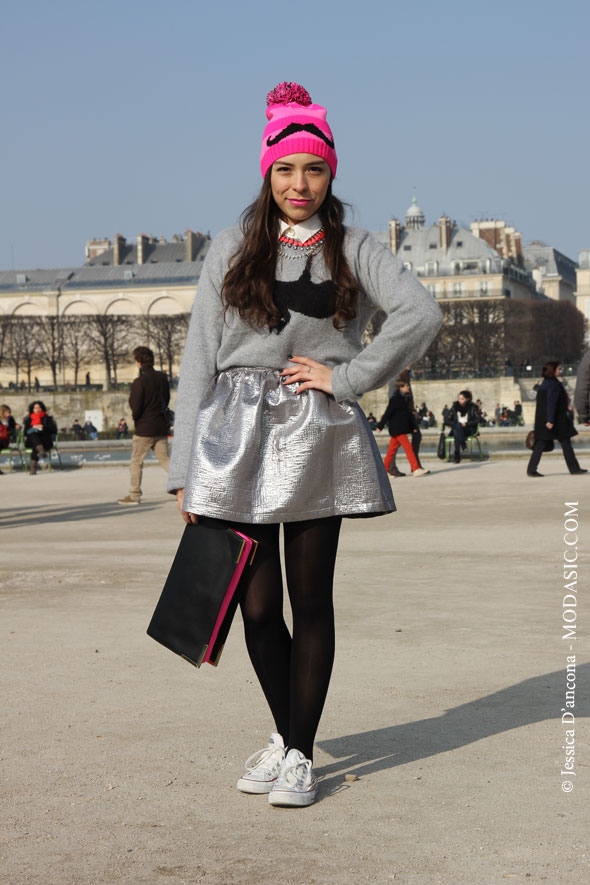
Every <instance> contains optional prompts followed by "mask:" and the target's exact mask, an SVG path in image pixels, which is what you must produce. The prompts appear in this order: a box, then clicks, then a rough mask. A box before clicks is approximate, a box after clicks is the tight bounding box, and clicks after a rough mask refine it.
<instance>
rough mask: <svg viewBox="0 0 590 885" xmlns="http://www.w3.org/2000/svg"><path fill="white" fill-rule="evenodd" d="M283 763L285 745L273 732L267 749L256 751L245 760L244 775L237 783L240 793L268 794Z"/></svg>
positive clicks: (278, 735)
mask: <svg viewBox="0 0 590 885" xmlns="http://www.w3.org/2000/svg"><path fill="white" fill-rule="evenodd" d="M284 761H285V744H284V743H283V739H282V737H281V736H280V734H276V733H274V732H273V734H271V736H270V740H269V742H268V747H265V748H264V749H263V750H258V752H257V753H253V754H252V755H251V756H250V758H249V759H247V760H246V766H245V767H246V774H244V775H242V777H241V778H240V779H239V781H238V783H237V788H238V790H241V791H242V793H270V791H271V790H272V786H273V784H274V783H275V781H276V779H277V777H278V774H279V771H280V770H281V766H282V765H283V762H284Z"/></svg>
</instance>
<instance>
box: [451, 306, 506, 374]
mask: <svg viewBox="0 0 590 885" xmlns="http://www.w3.org/2000/svg"><path fill="white" fill-rule="evenodd" d="M461 343H462V350H463V360H464V361H467V362H468V364H469V365H470V366H471V367H472V368H473V369H475V370H476V372H481V371H482V370H484V369H489V368H491V367H492V366H494V365H497V364H499V363H500V361H503V355H504V302H503V301H499V300H497V301H496V300H492V299H480V300H477V301H467V302H464V303H463V304H462V322H461Z"/></svg>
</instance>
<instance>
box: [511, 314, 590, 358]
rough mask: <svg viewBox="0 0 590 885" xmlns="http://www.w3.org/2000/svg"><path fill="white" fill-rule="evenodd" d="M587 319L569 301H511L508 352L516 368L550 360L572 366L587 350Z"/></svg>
mask: <svg viewBox="0 0 590 885" xmlns="http://www.w3.org/2000/svg"><path fill="white" fill-rule="evenodd" d="M585 325H586V324H585V320H584V316H583V314H582V313H581V312H580V311H579V310H577V308H576V307H574V305H573V304H571V302H569V301H552V300H550V299H543V300H533V299H527V300H525V301H511V302H507V303H506V305H505V350H506V354H507V355H508V357H509V358H510V360H511V362H512V364H513V365H518V364H519V363H521V362H531V363H533V364H534V365H541V364H542V363H545V362H546V361H547V360H548V359H557V360H561V361H562V362H566V363H571V362H575V361H576V360H578V359H579V358H580V356H581V354H582V350H583V349H584V333H585Z"/></svg>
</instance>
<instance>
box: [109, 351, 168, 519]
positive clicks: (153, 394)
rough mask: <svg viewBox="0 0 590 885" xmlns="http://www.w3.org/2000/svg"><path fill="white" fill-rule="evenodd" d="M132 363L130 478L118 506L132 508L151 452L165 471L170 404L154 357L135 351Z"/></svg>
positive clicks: (139, 497)
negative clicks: (135, 374) (136, 371)
mask: <svg viewBox="0 0 590 885" xmlns="http://www.w3.org/2000/svg"><path fill="white" fill-rule="evenodd" d="M133 359H134V360H135V363H136V365H137V368H138V369H139V377H138V378H136V379H135V381H134V382H133V384H132V385H131V392H130V394H129V405H130V407H131V414H132V415H133V421H134V422H135V433H134V435H133V445H132V449H131V471H130V472H131V475H130V486H129V494H128V495H126V496H125V497H124V498H119V501H118V503H119V504H123V505H131V506H132V505H135V504H139V503H140V501H141V479H142V476H143V462H144V461H145V459H146V457H147V454H148V452H150V451H153V453H154V455H155V456H156V458H157V459H158V461H159V462H160V465H161V466H162V467H163V468H164V470H166V471H167V470H168V467H169V463H170V461H169V458H168V434H169V432H170V428H169V426H168V421H167V417H166V410H167V409H168V403H169V402H170V388H169V386H168V379H167V377H166V375H165V374H164V372H157V371H156V370H155V369H154V354H153V351H151V350H150V349H149V347H136V348H135V350H134V351H133Z"/></svg>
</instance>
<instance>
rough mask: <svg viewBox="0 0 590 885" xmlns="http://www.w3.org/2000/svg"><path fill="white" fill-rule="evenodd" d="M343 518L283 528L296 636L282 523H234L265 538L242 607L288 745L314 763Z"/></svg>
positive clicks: (328, 669)
mask: <svg viewBox="0 0 590 885" xmlns="http://www.w3.org/2000/svg"><path fill="white" fill-rule="evenodd" d="M341 522H342V520H341V518H340V517H329V518H326V519H310V520H305V521H304V522H287V523H284V526H283V528H284V535H285V571H286V575H287V589H288V592H289V600H290V603H291V608H292V612H293V636H292V637H291V634H290V633H289V630H288V628H287V625H286V623H285V620H284V618H283V580H282V575H281V563H280V558H279V525H278V524H273V525H244V524H236V523H232V525H234V526H235V528H236V529H238V531H242V532H243V533H244V534H245V535H248V536H249V537H251V538H254V539H255V540H257V541H258V545H259V546H258V550H257V552H256V556H255V558H254V563H253V565H252V568H251V569H249V570H248V572H247V575H246V577H245V582H246V583H245V588H244V595H243V597H242V602H241V608H242V616H243V619H244V628H245V633H246V646H247V648H248V654H249V655H250V660H251V661H252V664H253V666H254V670H255V671H256V675H257V676H258V679H259V681H260V684H261V686H262V690H263V692H264V694H265V697H266V700H267V701H268V704H269V706H270V709H271V712H272V715H273V717H274V720H275V723H276V729H277V731H278V733H279V734H280V735H281V736H282V737H283V740H284V741H285V745H286V746H287V747H289V748H297V749H298V750H300V751H301V752H302V753H303V754H304V755H305V757H306V758H307V759H312V758H313V742H314V738H315V733H316V731H317V727H318V724H319V721H320V716H321V714H322V709H323V706H324V701H325V699H326V694H327V692H328V685H329V683H330V675H331V673H332V663H333V661H334V606H333V602H332V586H333V578H334V566H335V562H336V551H337V549H338V535H339V533H340V524H341Z"/></svg>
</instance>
